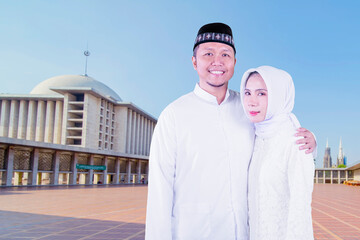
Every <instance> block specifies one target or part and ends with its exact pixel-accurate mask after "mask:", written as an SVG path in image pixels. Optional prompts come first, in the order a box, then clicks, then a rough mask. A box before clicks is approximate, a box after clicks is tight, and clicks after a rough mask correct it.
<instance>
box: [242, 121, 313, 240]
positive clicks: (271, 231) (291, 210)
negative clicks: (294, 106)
mask: <svg viewBox="0 0 360 240" xmlns="http://www.w3.org/2000/svg"><path fill="white" fill-rule="evenodd" d="M294 134H295V127H293V126H290V125H287V126H283V127H282V129H281V130H280V131H279V132H277V133H276V134H275V135H274V136H271V137H268V138H264V137H259V136H257V137H256V140H255V146H254V153H253V157H252V160H251V163H250V166H249V181H248V205H249V225H250V239H251V240H282V239H286V240H311V239H313V229H312V218H311V198H312V190H313V182H314V180H313V179H314V178H313V176H314V161H313V157H312V154H305V151H304V150H301V151H300V150H299V149H298V148H299V146H298V145H296V144H295V141H296V138H295V137H294Z"/></svg>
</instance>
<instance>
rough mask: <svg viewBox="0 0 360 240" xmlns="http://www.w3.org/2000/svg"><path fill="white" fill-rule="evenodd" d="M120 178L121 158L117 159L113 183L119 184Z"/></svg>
mask: <svg viewBox="0 0 360 240" xmlns="http://www.w3.org/2000/svg"><path fill="white" fill-rule="evenodd" d="M119 177H120V158H116V159H115V175H114V178H113V181H112V183H114V184H119Z"/></svg>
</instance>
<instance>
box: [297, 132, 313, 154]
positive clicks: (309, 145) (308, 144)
mask: <svg viewBox="0 0 360 240" xmlns="http://www.w3.org/2000/svg"><path fill="white" fill-rule="evenodd" d="M295 136H296V137H303V138H301V139H299V140H297V141H296V144H298V145H301V146H300V147H299V149H300V150H304V149H306V151H305V153H306V154H308V153H312V152H313V151H314V150H315V149H316V140H315V137H314V135H313V134H312V132H310V131H309V130H307V129H306V128H298V129H297V133H296V134H295Z"/></svg>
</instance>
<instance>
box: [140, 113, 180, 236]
mask: <svg viewBox="0 0 360 240" xmlns="http://www.w3.org/2000/svg"><path fill="white" fill-rule="evenodd" d="M170 110H171V109H169V108H168V109H165V110H164V112H163V113H162V114H161V115H160V117H159V121H158V123H157V125H156V127H155V130H154V134H153V138H152V142H151V148H150V157H149V187H148V201H147V213H146V233H145V239H146V240H170V239H172V221H171V218H172V217H171V216H172V208H173V194H174V191H173V184H174V175H175V159H176V138H175V137H176V133H175V128H174V124H175V120H174V117H173V116H172V114H171V111H170Z"/></svg>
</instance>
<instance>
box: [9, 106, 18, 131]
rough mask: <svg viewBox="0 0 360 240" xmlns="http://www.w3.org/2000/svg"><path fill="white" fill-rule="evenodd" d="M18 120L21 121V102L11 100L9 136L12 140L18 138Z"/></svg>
mask: <svg viewBox="0 0 360 240" xmlns="http://www.w3.org/2000/svg"><path fill="white" fill-rule="evenodd" d="M18 120H19V101H18V100H11V106H10V119H9V135H8V136H9V137H10V138H16V137H17V130H18Z"/></svg>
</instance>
